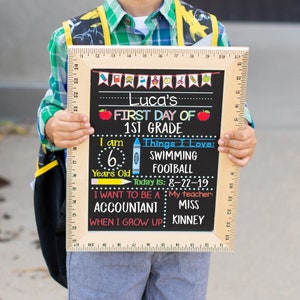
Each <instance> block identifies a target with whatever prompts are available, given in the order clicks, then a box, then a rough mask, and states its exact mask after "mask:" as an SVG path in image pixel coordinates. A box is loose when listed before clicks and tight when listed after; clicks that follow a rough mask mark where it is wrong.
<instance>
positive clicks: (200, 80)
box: [93, 71, 219, 90]
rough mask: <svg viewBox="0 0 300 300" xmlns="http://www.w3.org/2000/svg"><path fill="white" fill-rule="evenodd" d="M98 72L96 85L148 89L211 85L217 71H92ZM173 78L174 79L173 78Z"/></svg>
mask: <svg viewBox="0 0 300 300" xmlns="http://www.w3.org/2000/svg"><path fill="white" fill-rule="evenodd" d="M93 72H95V73H98V76H99V79H98V86H100V85H102V84H103V85H106V86H114V85H117V86H119V87H132V88H141V87H142V88H145V89H146V90H149V89H165V88H167V87H169V88H172V89H173V88H178V87H183V88H186V87H189V88H190V87H192V86H195V87H203V86H205V85H208V86H210V87H211V86H212V77H213V75H214V74H219V73H218V72H208V73H190V74H186V73H184V74H175V75H160V74H153V75H151V74H150V75H148V74H147V75H146V74H138V75H136V74H128V73H109V72H102V71H93ZM174 78H175V80H174Z"/></svg>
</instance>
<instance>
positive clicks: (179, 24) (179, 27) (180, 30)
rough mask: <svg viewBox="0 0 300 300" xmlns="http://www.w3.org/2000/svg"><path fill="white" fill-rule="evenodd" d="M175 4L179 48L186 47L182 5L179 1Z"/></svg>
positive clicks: (175, 0)
mask: <svg viewBox="0 0 300 300" xmlns="http://www.w3.org/2000/svg"><path fill="white" fill-rule="evenodd" d="M174 4H175V13H176V28H177V44H178V46H184V36H183V22H182V15H181V12H180V9H181V4H180V1H179V0H174Z"/></svg>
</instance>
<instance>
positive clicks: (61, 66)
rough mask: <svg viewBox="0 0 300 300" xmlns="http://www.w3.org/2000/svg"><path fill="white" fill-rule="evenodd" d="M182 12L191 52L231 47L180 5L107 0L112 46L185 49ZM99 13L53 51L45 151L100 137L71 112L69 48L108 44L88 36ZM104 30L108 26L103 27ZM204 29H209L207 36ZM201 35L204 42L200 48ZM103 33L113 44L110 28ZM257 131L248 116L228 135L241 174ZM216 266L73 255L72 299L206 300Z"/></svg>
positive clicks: (194, 259)
mask: <svg viewBox="0 0 300 300" xmlns="http://www.w3.org/2000/svg"><path fill="white" fill-rule="evenodd" d="M174 4H176V8H175V5H174ZM99 11H100V10H99ZM179 11H180V12H181V13H182V14H181V15H180V16H183V19H184V21H185V22H187V23H189V24H190V26H191V27H190V32H189V33H188V35H189V36H188V37H187V36H185V37H184V38H185V40H186V41H187V40H188V42H189V43H187V44H193V41H194V42H195V43H194V44H195V45H200V46H201V45H212V44H213V43H214V42H215V43H216V45H217V46H229V41H228V38H227V35H226V33H225V29H224V26H223V25H222V24H220V23H217V22H216V20H215V18H214V17H213V16H211V15H209V14H206V13H204V12H202V11H201V10H199V9H193V10H192V11H193V12H194V16H196V15H198V19H199V20H200V22H202V21H203V22H205V26H202V27H201V26H199V23H197V22H194V17H193V19H192V21H191V19H190V17H191V15H190V14H189V11H190V10H189V9H186V8H185V7H184V6H181V4H180V2H179V1H178V0H174V1H173V0H164V1H163V0H118V1H117V0H104V14H105V17H106V20H107V26H108V31H109V40H110V41H111V43H112V44H114V45H117V44H118V45H172V46H176V45H178V44H179V33H178V32H179V30H180V28H179V29H178V28H176V22H178V19H177V18H178V17H179V14H178V12H179ZM96 12H98V10H93V11H91V12H90V13H88V14H85V15H84V16H82V17H81V18H77V19H71V20H70V21H68V22H67V23H64V27H62V28H59V29H58V30H56V31H55V32H54V34H53V36H52V39H51V41H50V43H49V48H48V49H49V53H50V60H51V64H52V74H51V77H50V88H49V90H48V91H47V94H46V96H45V98H44V99H43V100H42V102H41V105H40V107H39V112H38V116H39V122H38V129H39V133H40V137H41V141H42V143H44V144H46V145H47V147H48V148H49V149H51V150H57V149H60V148H69V147H73V146H76V145H78V144H80V143H82V142H83V141H84V140H86V139H87V138H88V136H89V135H90V134H92V133H93V132H94V129H93V127H92V126H91V124H90V123H89V120H88V117H87V116H85V115H82V114H77V113H70V112H68V111H66V110H64V109H65V108H66V98H67V96H66V95H67V73H66V72H67V67H66V64H67V45H69V44H70V41H71V43H79V44H89V45H93V44H97V43H99V44H101V43H102V42H103V38H102V39H101V38H99V36H101V32H98V31H97V30H95V26H93V27H92V26H91V27H90V28H93V29H90V28H88V30H87V31H86V30H85V29H84V28H82V27H83V26H84V25H83V24H84V22H83V20H86V18H88V17H87V16H89V17H90V19H93V18H94V17H95V16H94V15H95V13H96ZM99 14H101V13H99ZM101 22H102V23H103V24H105V22H106V21H105V22H103V19H101ZM94 25H95V24H94ZM200 25H201V24H200ZM192 26H195V27H192ZM203 27H205V28H206V29H205V30H204V31H203V32H202V33H200V29H201V28H202V29H203ZM96 28H97V27H96ZM195 32H196V33H197V34H198V36H199V37H200V38H199V39H198V40H197V41H195V40H194V36H195V34H193V33H195ZM86 33H88V34H86ZM103 33H104V34H103V35H104V36H105V28H104V30H103ZM216 33H217V35H216ZM106 34H107V32H106ZM103 35H102V37H103ZM97 41H98V42H97ZM249 124H252V120H251V117H250V114H249V113H248V110H247V108H245V127H244V129H243V130H239V131H232V132H227V133H225V135H224V136H223V137H221V138H220V140H219V141H218V143H219V148H218V149H219V151H220V152H223V153H228V157H229V159H230V160H231V161H232V162H233V163H234V164H236V165H238V166H245V165H246V164H247V163H248V162H249V160H250V158H251V156H252V154H253V152H254V148H255V144H256V138H255V131H254V129H253V128H252V127H251V126H249ZM209 259H210V254H209V253H167V252H166V253H156V252H145V253H135V252H130V253H118V252H117V253H98V252H88V253H80V252H74V253H72V252H71V253H68V255H67V270H68V289H69V299H71V300H75V299H80V300H88V299H109V300H110V299H122V300H123V299H128V300H129V299H130V300H135V299H136V300H138V299H170V300H174V299H190V300H196V299H205V294H206V287H207V278H208V269H209Z"/></svg>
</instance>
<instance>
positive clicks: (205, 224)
mask: <svg viewBox="0 0 300 300" xmlns="http://www.w3.org/2000/svg"><path fill="white" fill-rule="evenodd" d="M247 55H248V50H247V48H222V49H217V48H202V49H201V48H200V49H187V48H171V47H170V48H166V47H163V48H159V47H155V48H152V47H149V48H147V47H145V48H143V49H140V48H134V47H120V48H116V47H104V48H103V47H71V48H70V50H69V74H72V75H71V76H70V78H69V99H68V101H69V106H68V107H69V109H70V110H72V111H76V112H82V113H86V114H87V115H89V117H90V121H91V124H92V126H93V127H94V128H95V133H94V134H93V135H92V136H90V138H89V140H88V141H87V142H86V143H83V144H82V145H80V146H78V147H75V148H72V149H70V150H69V151H68V159H67V166H68V171H69V177H68V188H67V200H68V201H67V202H68V205H67V210H68V216H67V220H68V225H67V226H68V239H67V240H68V247H69V249H71V250H72V251H76V250H78V251H82V250H85V251H112V250H113V251H124V250H126V251H147V250H149V251H150V250H154V249H155V250H156V251H157V250H158V251H165V250H167V249H169V250H170V249H171V250H173V251H187V250H189V251H212V249H213V250H214V249H216V250H220V249H226V250H228V249H231V248H232V242H233V228H234V221H235V205H236V201H237V187H238V176H239V171H238V168H237V167H235V166H233V165H231V164H230V163H229V160H228V159H227V158H226V156H224V155H220V154H219V152H218V150H217V148H218V144H217V141H218V139H219V137H220V135H221V133H222V132H223V131H224V130H232V129H238V128H239V127H240V126H241V124H242V122H243V105H244V98H245V92H246V91H245V90H246V76H247V62H248V56H247ZM174 234H175V235H174Z"/></svg>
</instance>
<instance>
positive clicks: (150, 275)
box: [67, 252, 210, 300]
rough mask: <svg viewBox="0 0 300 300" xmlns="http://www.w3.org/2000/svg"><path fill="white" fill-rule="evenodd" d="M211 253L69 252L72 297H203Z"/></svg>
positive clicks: (195, 299) (115, 299) (88, 299)
mask: <svg viewBox="0 0 300 300" xmlns="http://www.w3.org/2000/svg"><path fill="white" fill-rule="evenodd" d="M209 261H210V253H203V252H201V253H186V252H70V253H68V255H67V270H68V289H69V300H96V299H97V300H101V299H105V300H141V299H143V300H150V299H151V300H160V299H168V300H176V299H180V300H182V299H184V300H204V299H205V295H206V288H207V281H208V271H209Z"/></svg>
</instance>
